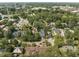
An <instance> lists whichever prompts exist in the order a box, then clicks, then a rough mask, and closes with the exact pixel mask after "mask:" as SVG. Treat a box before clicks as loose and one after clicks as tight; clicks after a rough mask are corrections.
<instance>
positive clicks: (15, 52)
mask: <svg viewBox="0 0 79 59" xmlns="http://www.w3.org/2000/svg"><path fill="white" fill-rule="evenodd" d="M21 54H22V50H21V48H20V47H15V49H14V51H13V56H20V55H21Z"/></svg>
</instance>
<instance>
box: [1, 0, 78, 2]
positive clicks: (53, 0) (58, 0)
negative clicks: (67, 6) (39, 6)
mask: <svg viewBox="0 0 79 59" xmlns="http://www.w3.org/2000/svg"><path fill="white" fill-rule="evenodd" d="M0 2H79V0H0Z"/></svg>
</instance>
